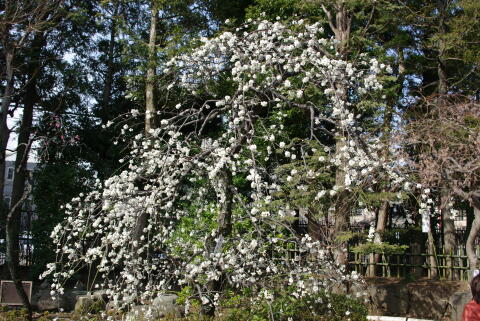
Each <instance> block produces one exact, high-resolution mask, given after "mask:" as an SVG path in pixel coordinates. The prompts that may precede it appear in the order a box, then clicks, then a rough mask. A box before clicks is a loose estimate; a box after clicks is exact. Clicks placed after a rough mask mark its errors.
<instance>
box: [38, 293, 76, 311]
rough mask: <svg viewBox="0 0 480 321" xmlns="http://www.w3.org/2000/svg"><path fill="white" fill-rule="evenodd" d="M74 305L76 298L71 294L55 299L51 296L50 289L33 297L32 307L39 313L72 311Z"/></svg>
mask: <svg viewBox="0 0 480 321" xmlns="http://www.w3.org/2000/svg"><path fill="white" fill-rule="evenodd" d="M74 304H75V297H74V296H73V295H72V294H71V293H69V292H66V293H65V294H63V295H60V296H58V297H56V298H55V299H54V298H52V296H51V294H50V289H44V290H40V291H38V292H37V293H36V294H35V295H33V296H32V306H33V307H34V308H35V309H36V310H38V311H51V310H62V311H71V310H72V309H73V307H74Z"/></svg>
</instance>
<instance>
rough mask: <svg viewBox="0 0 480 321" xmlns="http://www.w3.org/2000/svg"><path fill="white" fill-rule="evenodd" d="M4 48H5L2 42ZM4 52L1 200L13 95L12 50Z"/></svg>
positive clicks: (0, 134) (0, 145)
mask: <svg viewBox="0 0 480 321" xmlns="http://www.w3.org/2000/svg"><path fill="white" fill-rule="evenodd" d="M4 46H6V44H5V42H4ZM4 51H5V72H6V78H5V90H4V92H3V95H2V107H1V111H0V112H1V115H0V116H1V119H0V197H1V198H2V200H3V193H4V188H5V161H6V157H7V145H8V140H9V138H10V129H9V128H8V124H7V119H8V111H9V108H10V103H11V101H12V95H13V49H12V50H10V49H9V48H8V47H4Z"/></svg>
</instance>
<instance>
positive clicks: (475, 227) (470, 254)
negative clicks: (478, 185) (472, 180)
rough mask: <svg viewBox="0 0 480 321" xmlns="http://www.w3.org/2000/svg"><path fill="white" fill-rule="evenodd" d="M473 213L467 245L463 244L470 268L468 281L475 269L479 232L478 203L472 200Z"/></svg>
mask: <svg viewBox="0 0 480 321" xmlns="http://www.w3.org/2000/svg"><path fill="white" fill-rule="evenodd" d="M473 212H474V215H475V218H474V220H473V222H472V227H471V228H470V233H468V238H467V243H466V244H465V247H466V250H467V258H468V263H469V266H470V273H469V280H470V279H471V278H472V277H473V272H474V270H476V269H477V266H478V265H477V262H478V258H477V253H476V249H475V240H476V239H477V237H478V233H479V232H480V201H479V200H474V202H473Z"/></svg>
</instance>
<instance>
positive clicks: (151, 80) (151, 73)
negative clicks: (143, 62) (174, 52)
mask: <svg viewBox="0 0 480 321" xmlns="http://www.w3.org/2000/svg"><path fill="white" fill-rule="evenodd" d="M157 15H158V8H157V5H156V3H155V1H152V10H151V17H150V39H149V41H148V66H147V78H146V84H145V134H146V135H148V134H149V132H150V129H154V128H155V118H156V108H155V101H154V90H155V74H156V73H155V67H156V59H155V58H156V43H155V41H156V38H157Z"/></svg>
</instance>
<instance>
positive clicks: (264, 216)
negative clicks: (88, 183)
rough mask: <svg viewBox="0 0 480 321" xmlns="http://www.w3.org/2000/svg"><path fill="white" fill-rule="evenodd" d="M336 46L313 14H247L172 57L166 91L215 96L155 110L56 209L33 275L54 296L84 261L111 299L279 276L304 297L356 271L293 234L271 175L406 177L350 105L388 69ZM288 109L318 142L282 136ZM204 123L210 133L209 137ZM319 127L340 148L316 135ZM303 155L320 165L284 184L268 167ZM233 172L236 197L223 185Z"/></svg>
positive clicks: (257, 284) (359, 181) (211, 293)
mask: <svg viewBox="0 0 480 321" xmlns="http://www.w3.org/2000/svg"><path fill="white" fill-rule="evenodd" d="M334 44H335V43H334V40H333V39H330V38H328V37H325V35H324V32H323V29H322V27H321V25H320V24H307V23H305V22H304V21H301V20H299V21H294V22H292V23H291V24H289V25H285V24H283V23H281V22H279V21H276V22H269V21H255V22H251V23H248V24H247V25H245V26H243V27H241V28H239V29H238V30H237V31H236V32H235V33H231V32H224V33H222V34H221V35H219V36H217V37H216V38H213V39H203V44H202V45H201V46H200V47H198V48H196V49H195V50H193V52H190V53H188V54H185V55H181V56H178V57H176V58H174V59H172V60H171V61H169V62H168V63H167V64H166V66H165V69H164V73H170V74H171V75H172V78H173V79H174V81H173V82H172V83H171V84H170V85H168V87H167V90H170V91H175V92H176V94H177V96H182V95H185V96H186V95H187V94H185V93H188V95H193V96H197V97H205V96H207V95H208V96H210V97H212V98H211V99H208V100H203V101H201V100H200V99H185V101H182V102H180V103H178V104H177V105H175V106H174V107H173V108H170V109H166V110H161V111H159V112H158V115H156V116H158V117H159V118H160V119H161V121H160V122H159V126H158V128H156V129H152V130H151V131H150V132H149V133H146V134H145V135H138V136H137V137H135V139H134V140H133V141H132V142H131V146H132V149H131V151H130V155H129V157H127V158H126V159H125V160H124V162H125V166H124V168H123V171H121V172H120V173H119V174H117V175H115V176H113V177H111V178H109V179H107V180H106V181H105V182H103V183H102V182H98V186H97V187H96V189H95V190H94V191H93V192H91V193H89V194H87V195H80V196H79V197H78V198H76V199H73V200H72V202H71V203H70V204H67V205H66V206H65V212H66V214H67V216H68V218H67V220H66V222H64V223H63V224H62V225H59V226H58V227H57V228H56V229H55V230H54V232H53V233H52V237H53V240H54V242H55V244H56V245H57V262H56V263H52V264H51V265H49V266H48V269H47V271H46V272H45V273H44V275H43V276H47V275H51V276H53V279H54V281H55V285H54V292H55V293H61V291H62V286H63V282H64V281H65V279H67V278H69V277H71V276H72V275H73V274H74V273H75V272H77V271H79V270H80V269H82V268H83V267H84V266H85V264H86V265H92V266H95V268H96V270H97V271H98V272H99V275H100V277H99V279H98V282H99V284H100V286H102V287H104V288H106V289H108V294H109V295H110V296H111V297H112V299H113V300H114V301H115V302H118V304H131V303H133V302H136V301H138V300H140V301H147V300H149V299H151V298H152V297H155V296H156V295H157V294H158V293H159V292H161V291H168V290H171V289H174V288H176V287H177V286H178V285H185V284H188V285H193V286H194V287H195V289H196V291H197V295H198V297H199V298H200V299H201V301H202V302H203V303H204V304H205V305H215V304H217V303H218V299H219V294H220V293H218V289H216V288H215V287H212V284H214V283H215V282H217V283H218V282H221V283H227V284H229V286H231V287H233V288H244V287H249V288H255V289H257V290H258V293H259V295H263V294H265V293H267V294H268V293H269V292H268V287H269V285H270V284H271V282H272V280H275V279H278V278H279V277H283V278H285V280H288V283H289V284H291V285H295V286H296V287H297V291H296V292H295V293H296V295H298V296H299V297H301V296H303V295H305V294H308V293H312V292H316V291H320V290H323V289H329V288H331V287H335V286H338V284H341V283H342V282H343V283H345V282H347V283H348V282H353V281H357V279H358V276H357V275H356V274H353V275H349V274H346V273H345V267H341V266H336V265H335V264H334V262H332V260H331V255H330V253H329V251H328V250H327V249H326V248H325V246H324V244H322V242H320V241H319V240H317V239H314V238H312V237H311V236H310V235H308V234H307V235H305V236H303V237H302V236H299V235H298V234H297V233H296V232H295V231H294V229H293V227H292V224H291V222H292V221H294V220H295V217H296V216H297V213H298V211H299V208H296V207H295V206H294V205H293V204H288V202H283V203H278V202H276V201H277V200H278V198H279V195H280V194H279V192H281V190H282V185H284V184H287V183H291V184H295V188H297V189H299V190H302V189H305V190H307V189H309V188H311V187H310V186H308V184H307V183H305V182H307V181H308V180H304V179H298V178H299V177H302V176H305V175H306V176H308V177H310V178H316V177H319V176H321V175H322V174H323V173H324V172H325V171H326V170H330V169H331V170H332V171H334V170H339V169H340V170H341V171H343V172H344V173H346V174H345V180H344V183H343V184H342V185H341V186H339V185H327V184H326V185H324V186H323V187H322V188H321V189H318V186H315V187H314V188H315V189H318V190H317V191H316V193H315V194H316V196H315V197H316V200H321V199H323V198H327V197H330V198H333V197H334V196H335V194H336V193H337V192H338V191H340V190H343V189H346V190H352V189H354V188H355V187H357V186H365V184H366V183H365V182H366V181H368V182H370V181H371V180H372V179H374V177H375V173H376V172H378V171H385V172H386V173H387V174H388V176H389V178H390V179H391V181H392V184H396V185H399V186H400V185H403V184H404V178H403V177H402V176H401V175H399V174H398V172H397V171H396V167H397V166H398V161H393V162H392V161H389V160H386V159H384V158H382V157H381V156H380V155H381V149H382V148H383V147H382V145H381V144H380V141H379V139H378V137H368V136H367V135H366V134H365V132H366V131H365V130H364V129H363V128H362V125H361V122H359V121H357V119H358V118H359V113H361V110H358V108H354V107H355V104H356V103H357V102H358V101H361V100H362V99H366V97H368V96H369V95H370V93H371V92H374V91H378V90H380V89H381V88H382V84H381V82H380V81H379V75H381V74H382V73H388V72H391V70H389V67H388V66H385V65H383V64H381V63H379V62H378V61H377V60H375V59H370V58H367V57H366V56H365V55H364V56H361V57H360V58H359V59H358V61H357V62H356V63H355V65H354V64H353V63H352V62H348V61H345V60H343V59H341V57H340V56H339V55H337V54H336V53H335V49H334V48H335V45H334ZM220 81H226V82H228V83H231V84H233V85H232V89H231V90H230V92H229V93H228V95H218V94H215V92H216V91H215V88H214V87H215V85H214V84H215V83H218V82H220ZM198 101H201V102H200V103H199V102H198ZM291 108H295V109H299V110H302V111H303V112H304V113H305V115H306V118H307V119H309V121H308V123H309V124H310V125H309V130H310V137H309V139H308V140H310V141H315V142H317V144H318V146H317V148H316V149H314V148H309V149H302V148H298V147H297V146H294V145H292V144H290V143H289V142H287V143H286V142H285V141H284V138H283V137H285V133H284V131H285V128H284V124H283V120H284V119H285V118H286V117H287V114H286V111H287V110H289V109H291ZM138 114H139V113H138V111H137V110H135V111H132V117H135V116H138ZM267 119H268V121H267ZM125 126H126V127H125V128H123V129H122V130H123V131H125V132H126V131H128V130H129V127H128V126H127V125H125ZM208 126H216V127H217V128H219V133H218V134H217V135H213V136H212V135H206V134H205V132H206V131H207V128H208ZM319 135H328V136H331V137H332V138H333V139H335V140H336V141H337V142H339V143H338V144H337V147H338V146H341V147H340V148H337V149H336V148H334V147H332V146H327V145H324V144H323V141H322V139H320V138H319ZM319 153H320V154H321V155H322V156H318V154H319ZM314 155H315V157H316V160H315V162H316V164H317V165H318V166H313V167H309V166H305V171H300V170H298V169H292V170H291V171H290V172H289V173H288V175H287V178H286V181H283V178H282V177H281V176H279V175H277V172H275V171H272V170H271V168H269V166H267V164H272V163H273V164H279V162H283V163H285V162H287V163H288V162H296V161H298V162H305V161H306V160H309V162H310V161H311V160H312V157H313V156H314ZM305 164H306V162H305ZM239 176H241V177H245V179H246V181H247V182H248V184H249V191H248V192H247V193H246V192H244V191H241V190H240V189H239V188H238V187H237V186H236V185H235V184H234V182H233V179H232V177H239ZM292 246H293V248H294V250H293V251H292V250H291V248H292ZM292 253H293V254H292ZM292 255H293V257H292ZM314 276H316V277H314ZM307 279H308V281H306V280H307ZM339 282H340V283H339ZM265 291H267V292H265ZM262 293H263V294H262Z"/></svg>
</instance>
